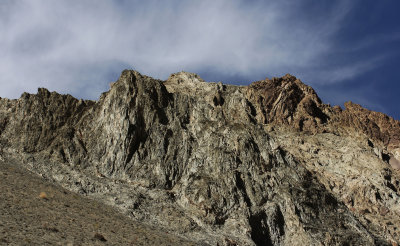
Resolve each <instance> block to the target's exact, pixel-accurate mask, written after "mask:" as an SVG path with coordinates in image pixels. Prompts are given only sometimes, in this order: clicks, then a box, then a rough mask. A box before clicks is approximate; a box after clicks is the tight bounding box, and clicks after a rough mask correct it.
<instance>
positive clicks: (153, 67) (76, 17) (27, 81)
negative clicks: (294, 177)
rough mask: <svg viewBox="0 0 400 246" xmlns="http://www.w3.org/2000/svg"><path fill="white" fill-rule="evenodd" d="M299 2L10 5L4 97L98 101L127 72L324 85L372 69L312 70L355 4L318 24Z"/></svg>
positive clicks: (2, 50) (1, 60)
mask: <svg viewBox="0 0 400 246" xmlns="http://www.w3.org/2000/svg"><path fill="white" fill-rule="evenodd" d="M299 2H302V1H298V2H296V3H293V1H273V0H271V1H246V2H244V1H231V0H220V1H211V0H204V1H185V2H183V1H153V0H149V1H102V0H101V1H94V0H81V1H77V0H70V1H52V0H35V1H28V0H15V1H2V2H1V3H0V35H1V36H0V96H3V97H11V98H15V97H18V96H19V95H20V94H21V93H22V92H23V91H30V92H33V91H35V90H36V88H37V87H39V86H43V87H47V88H49V89H51V90H57V91H61V92H64V93H72V94H73V95H75V96H78V97H86V98H96V97H97V96H98V95H99V94H100V92H101V91H104V90H106V89H107V86H108V82H110V80H111V79H116V77H115V71H119V70H122V69H124V68H134V69H137V70H139V71H140V72H142V73H145V74H149V75H151V76H153V77H157V78H162V79H165V78H166V77H167V76H168V75H169V74H170V73H173V72H176V71H181V70H188V71H192V72H197V71H205V70H207V69H210V68H211V69H212V70H213V71H214V73H219V74H220V75H221V78H222V77H224V76H228V77H229V76H231V75H232V74H236V75H238V76H241V77H248V78H251V77H252V76H255V77H258V76H260V75H262V74H264V75H265V76H267V75H282V74H285V73H288V72H289V73H294V74H296V75H298V76H299V77H302V76H304V79H306V80H309V81H311V82H314V83H317V82H318V81H322V79H323V78H326V77H330V78H331V80H330V81H328V82H337V81H340V80H343V79H347V78H349V77H352V76H356V75H357V74H359V73H362V72H364V71H366V70H368V69H370V66H371V65H372V63H367V62H365V61H362V62H360V63H358V64H357V63H355V64H354V65H353V66H347V67H341V68H339V69H338V68H336V69H320V70H321V71H320V72H315V73H312V71H313V69H314V68H318V69H319V65H321V63H324V59H326V57H327V55H328V54H330V53H332V52H335V49H336V48H335V46H334V43H333V41H332V37H333V36H334V35H335V34H336V33H337V32H338V30H340V28H341V26H342V25H343V22H344V21H345V18H346V15H347V13H348V11H350V10H351V9H352V7H353V4H352V3H351V2H350V1H346V0H342V1H336V2H335V4H331V5H329V4H328V5H329V6H325V7H324V8H325V9H324V10H325V12H324V13H323V14H321V13H317V12H316V15H315V16H314V17H313V18H309V17H307V16H304V15H301V14H299V13H301V11H303V10H302V8H303V6H302V4H300V3H299ZM304 2H305V1H304ZM315 20H317V21H315ZM343 66H345V64H344V65H343ZM216 79H217V80H218V78H216Z"/></svg>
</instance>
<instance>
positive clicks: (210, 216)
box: [0, 70, 400, 245]
mask: <svg viewBox="0 0 400 246" xmlns="http://www.w3.org/2000/svg"><path fill="white" fill-rule="evenodd" d="M0 159H1V162H4V163H20V164H21V165H23V166H24V167H25V168H27V169H29V170H31V171H33V172H34V173H37V174H39V175H40V176H42V177H43V178H45V179H47V180H50V181H51V182H54V183H57V184H59V185H61V186H62V187H64V188H66V189H68V190H70V191H73V192H77V193H79V194H82V195H85V196H88V197H89V198H92V199H95V200H97V201H100V202H102V203H104V204H107V205H111V206H113V207H114V208H116V209H117V210H119V211H121V212H122V213H124V214H125V215H126V216H128V217H131V218H132V219H133V220H136V221H140V222H143V223H146V224H148V225H150V226H153V227H154V228H159V230H160V231H164V232H165V231H166V232H168V233H169V234H171V235H176V236H178V237H182V238H184V239H185V240H188V241H192V242H193V243H195V244H199V245H397V244H399V243H400V190H399V189H400V122H399V121H396V120H394V119H393V118H391V117H389V116H386V115H384V114H382V113H377V112H372V111H369V110H367V109H365V108H363V107H361V106H360V105H357V104H353V103H351V102H348V103H346V104H345V109H341V108H340V107H339V106H335V107H331V106H330V105H327V104H324V103H323V102H322V101H321V99H320V98H319V97H318V95H317V94H316V93H315V91H314V90H313V89H312V88H311V87H310V86H307V85H305V84H304V83H302V82H301V81H300V80H299V79H297V78H296V77H294V76H292V75H285V76H283V77H282V78H272V79H265V80H262V81H257V82H254V83H252V84H250V85H249V86H233V85H226V84H222V83H221V82H219V83H213V82H205V81H204V80H202V79H201V78H200V77H199V76H198V75H196V74H193V73H187V72H180V73H175V74H172V75H171V76H170V77H169V78H168V79H167V80H166V81H161V80H156V79H153V78H151V77H148V76H145V75H142V74H140V73H138V72H137V71H131V70H125V71H123V72H122V74H121V76H120V78H119V79H118V81H116V82H115V83H112V84H111V88H110V90H109V91H107V92H105V93H103V94H102V95H101V96H100V98H99V100H98V101H89V100H78V99H75V98H73V97H72V96H70V95H60V94H58V93H56V92H49V91H48V90H46V89H39V90H38V93H37V94H34V95H33V94H27V93H24V94H23V95H22V96H21V98H19V99H16V100H9V99H6V98H2V99H0Z"/></svg>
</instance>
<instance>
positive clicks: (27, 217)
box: [0, 162, 194, 245]
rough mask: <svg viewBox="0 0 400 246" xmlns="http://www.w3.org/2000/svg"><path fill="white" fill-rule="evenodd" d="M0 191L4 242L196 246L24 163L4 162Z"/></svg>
mask: <svg viewBox="0 0 400 246" xmlns="http://www.w3.org/2000/svg"><path fill="white" fill-rule="evenodd" d="M0 191H1V199H0V245H194V243H190V242H188V241H185V240H183V239H180V238H177V237H175V236H172V235H169V234H167V233H164V232H160V230H156V229H155V228H150V227H147V226H144V225H141V224H138V223H136V222H134V221H133V220H130V219H128V218H127V217H124V216H123V215H121V214H119V213H117V212H116V211H115V210H114V209H112V208H111V207H108V206H105V205H104V204H101V203H99V202H96V201H93V200H90V199H86V198H84V197H82V196H79V195H77V194H74V193H71V192H69V191H66V190H65V189H63V188H61V187H59V186H56V185H54V184H50V183H48V182H46V181H45V180H43V179H42V178H41V177H38V176H35V175H34V174H31V173H29V172H28V171H27V170H25V169H23V168H21V167H20V166H16V165H10V164H6V163H4V162H0ZM42 192H43V193H42ZM41 193H42V195H41ZM44 193H45V194H44Z"/></svg>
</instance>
